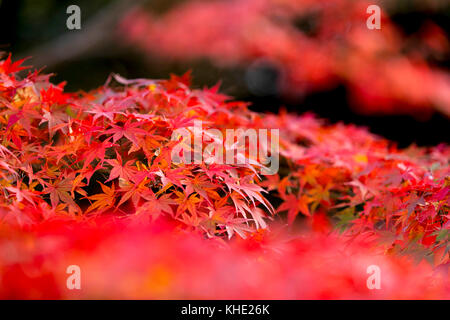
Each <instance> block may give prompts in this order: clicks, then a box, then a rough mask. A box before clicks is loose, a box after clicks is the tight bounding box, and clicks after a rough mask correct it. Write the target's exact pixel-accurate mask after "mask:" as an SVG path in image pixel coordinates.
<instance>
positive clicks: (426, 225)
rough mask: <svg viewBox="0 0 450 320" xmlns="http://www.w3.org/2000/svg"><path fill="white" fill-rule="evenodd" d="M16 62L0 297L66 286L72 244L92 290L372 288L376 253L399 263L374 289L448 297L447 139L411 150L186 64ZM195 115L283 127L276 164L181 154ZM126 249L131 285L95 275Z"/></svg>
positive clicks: (321, 292) (182, 293)
mask: <svg viewBox="0 0 450 320" xmlns="http://www.w3.org/2000/svg"><path fill="white" fill-rule="evenodd" d="M22 68H23V67H22V66H21V61H19V62H14V63H13V62H12V61H11V57H10V56H9V57H8V58H7V59H5V60H3V61H0V103H1V104H0V132H1V135H0V137H1V139H2V140H1V144H0V185H1V188H2V189H1V190H2V195H1V197H0V257H1V259H0V282H1V283H2V286H1V287H2V289H1V290H0V295H3V296H7V297H11V296H13V297H15V296H23V297H25V296H26V297H33V296H32V294H36V295H37V296H38V297H47V296H51V297H66V294H67V293H64V292H62V291H61V290H63V289H61V286H63V285H64V283H65V282H64V281H62V280H61V279H62V277H63V275H62V274H60V273H59V272H62V273H64V272H65V270H63V269H61V268H62V266H63V265H64V264H65V263H66V262H68V261H69V260H71V259H72V258H73V260H75V261H82V262H80V264H84V265H85V267H86V270H89V272H88V273H89V274H90V275H91V276H90V277H91V278H90V280H89V283H91V286H90V289H89V293H87V296H100V297H101V296H110V295H112V296H116V297H119V296H120V297H123V296H126V295H127V294H128V293H130V292H135V293H133V295H137V296H138V297H144V296H145V297H170V298H173V297H179V298H180V297H206V296H207V295H210V296H209V297H296V298H301V297H303V298H305V297H309V298H311V297H315V298H318V297H319V298H327V297H330V298H333V297H334V298H337V297H359V298H368V297H370V293H369V292H367V290H366V289H367V288H366V287H365V282H364V281H362V280H361V277H362V275H361V273H357V274H355V275H351V274H350V272H351V271H350V270H352V268H353V269H355V268H356V269H358V270H362V269H361V268H362V264H363V262H368V261H369V260H371V259H378V260H377V261H380V264H382V265H386V268H387V269H388V270H389V271H388V272H389V274H390V275H391V276H390V278H389V279H390V280H388V281H389V282H388V283H389V284H388V287H387V289H386V291H383V293H381V294H380V295H379V296H377V297H379V298H380V297H381V298H389V297H395V296H404V297H445V296H447V297H448V293H449V291H448V288H449V287H448V283H447V282H448V281H446V280H445V279H446V278H445V277H444V280H442V279H441V280H439V279H440V278H434V276H433V277H432V276H431V272H432V271H433V268H434V270H437V269H439V270H441V269H443V270H446V268H447V269H448V265H449V247H450V246H449V229H450V222H449V217H450V216H449V207H450V201H449V200H450V197H449V190H450V180H449V174H450V167H449V159H450V148H449V147H448V146H446V145H439V146H436V147H430V148H418V147H414V146H412V147H410V148H407V149H403V150H401V149H398V148H397V147H396V146H395V144H393V143H392V142H390V141H387V140H385V139H383V138H380V137H377V136H375V135H373V134H371V133H369V132H368V131H367V130H366V129H364V128H358V127H356V126H352V125H344V124H335V125H329V124H327V123H326V122H325V121H323V120H319V119H317V118H315V117H314V116H313V115H304V116H296V115H291V114H286V113H284V112H281V113H280V114H260V113H256V112H252V111H250V110H249V109H247V104H246V103H244V102H238V101H232V100H231V99H230V98H229V97H227V96H225V95H223V94H220V93H219V92H218V88H217V87H214V88H212V89H203V90H199V89H192V88H190V86H189V77H188V75H185V76H182V77H177V76H172V77H171V78H170V79H169V80H146V79H138V80H126V79H123V78H121V77H120V76H117V75H116V76H112V77H111V78H110V79H108V81H107V83H106V84H105V85H104V86H102V87H100V88H99V89H97V90H94V91H91V92H76V93H67V92H65V91H64V83H62V84H59V85H54V84H52V83H51V82H50V81H49V76H47V75H42V74H40V73H39V72H37V71H34V72H29V73H28V75H27V76H26V77H23V78H22V77H19V76H18V72H19V71H20V70H22ZM196 120H201V121H203V123H205V124H206V126H207V127H210V128H215V129H218V130H221V131H225V130H226V129H229V128H252V129H256V130H258V129H272V128H273V129H279V133H280V137H279V149H280V164H281V166H280V170H279V172H278V173H277V174H274V175H267V176H259V175H258V174H257V170H256V169H257V168H256V166H255V164H253V163H251V162H247V163H244V164H241V165H238V164H220V163H216V162H214V161H208V163H206V162H205V163H191V164H190V163H178V162H173V161H172V150H173V149H174V148H175V147H176V146H178V145H179V144H180V143H184V142H183V141H180V140H174V139H172V134H173V132H174V131H175V130H177V129H180V128H185V129H186V128H190V127H192V126H193V124H194V121H196ZM279 224H282V225H289V227H284V228H287V229H289V230H290V232H289V233H287V232H284V231H279V230H285V229H283V228H281V229H280V227H277V226H278V225H279ZM337 231H339V232H340V233H339V232H337ZM284 233H285V235H284V236H283V235H280V234H284ZM330 233H331V234H332V236H328V234H330ZM171 234H172V235H173V236H174V238H172V237H171V236H170V235H171ZM288 234H289V236H288ZM302 239H303V240H302ZM347 240H352V241H353V242H354V243H355V245H354V247H352V246H350V247H352V248H354V253H352V252H347V254H348V255H350V256H351V257H354V259H355V260H352V261H348V262H345V260H346V258H345V257H344V256H334V253H336V252H346V250H347V249H346V244H345V242H346V241H347ZM180 242H181V244H180ZM211 244H213V245H212V246H211ZM12 248H13V249H12ZM131 248H132V249H131ZM146 248H152V250H153V251H148V250H147V249H146ZM243 248H244V249H245V250H244V249H243ZM13 251H14V252H16V253H17V254H13V255H9V254H8V253H10V252H13ZM143 252H144V253H143ZM152 252H154V254H153V253H152ZM183 252H184V253H183ZM250 252H252V253H250ZM207 256H210V257H211V258H208V259H207V258H206V257H207ZM400 256H406V258H405V259H406V261H405V262H402V261H403V260H402V258H400ZM108 257H109V258H108ZM111 257H113V259H111ZM411 257H413V258H415V259H416V260H418V261H421V262H422V263H423V262H424V261H425V260H427V261H428V262H427V263H428V264H427V265H425V266H424V265H423V264H422V265H421V266H420V267H419V266H414V265H413V264H412V263H411V261H410V260H408V259H410V258H411ZM203 259H204V260H203ZM265 259H267V260H265ZM111 260H114V261H115V262H114V266H113V267H112V269H110V270H108V271H101V270H103V269H104V266H102V263H105V261H111ZM102 261H103V262H102ZM120 261H122V262H120ZM130 261H134V262H135V264H136V265H137V266H141V267H142V268H141V269H139V270H140V271H139V270H134V271H129V273H127V272H128V271H127V272H125V273H126V274H125V275H123V277H122V278H121V279H123V281H124V282H130V283H132V284H133V285H130V286H126V285H124V284H119V285H118V286H117V287H115V288H112V289H111V290H104V291H103V290H101V289H100V288H107V287H108V286H106V285H105V284H104V283H101V282H102V281H108V279H110V278H111V277H112V278H114V277H116V276H117V274H121V276H122V274H123V272H122V271H123V270H124V268H125V267H124V265H121V263H123V264H128V262H130ZM199 261H201V262H199ZM246 261H249V262H248V263H247V262H246ZM279 261H282V262H280V263H279ZM326 261H334V262H333V263H334V265H335V268H336V269H333V270H330V269H329V265H330V263H327V262H326ZM130 263H131V262H130ZM131 264H133V263H131ZM370 264H373V263H370ZM55 266H60V267H61V268H59V269H58V268H57V270H59V271H57V270H56V269H52V268H56V267H55ZM197 267H198V269H197ZM289 268H291V270H289ZM302 268H304V269H302ZM125 269H126V268H125ZM181 269H182V271H180V270H181ZM52 270H56V271H52ZM127 270H128V269H127ZM226 270H234V271H232V273H228V271H226ZM302 270H303V271H302ZM314 270H317V275H316V276H313V275H312V274H313V273H314ZM404 270H409V271H408V272H409V273H405V271H404ZM102 272H104V273H103V275H102V276H101V275H99V274H100V273H102ZM146 272H148V273H146ZM358 272H362V273H364V272H365V269H364V270H363V271H358ZM447 272H448V271H447ZM222 273H223V274H222ZM403 273H405V274H403ZM252 274H253V275H254V278H252V279H250V278H249V275H252ZM145 275H147V276H148V279H149V280H148V281H149V282H148V283H138V282H139V281H140V280H139V279H141V280H142V277H145ZM308 277H310V278H308ZM321 277H322V278H323V279H325V280H323V281H319V278H321ZM429 277H432V279H434V280H433V281H431V282H432V283H435V285H436V286H435V287H433V288H431V289H430V288H428V287H427V288H425V287H426V286H427V285H428V284H430V283H431V282H430V281H429ZM243 278H246V279H248V281H247V282H245V281H244V280H243ZM269 278H270V279H272V278H273V279H274V280H271V281H273V282H271V283H270V284H269V285H267V287H265V286H266V282H265V281H266V279H269ZM394 278H395V279H397V280H395V279H394ZM133 279H134V280H133ZM214 279H217V280H214ZM230 279H233V281H231V280H230ZM289 279H296V280H295V281H293V282H292V281H290V280H289ZM61 281H62V282H61ZM91 281H92V282H91ZM305 281H306V282H307V283H309V285H308V286H304V287H303V285H304V283H305ZM324 281H325V282H326V284H324V283H325V282H324ZM16 282H17V283H18V284H17V283H16ZM211 282H214V284H211ZM242 282H245V283H242ZM114 283H116V282H114ZM319 283H321V284H319ZM404 283H411V288H410V289H411V291H409V293H407V292H406V291H405V290H406V289H402V288H403V285H404ZM110 285H111V286H113V285H114V284H110ZM209 285H211V287H210V289H208V290H206V289H205V288H206V287H207V286H209ZM223 285H229V288H228V289H227V290H225V291H224V293H223V294H221V293H220V292H219V291H220V288H219V286H223ZM30 286H31V287H34V288H35V290H31V291H30V292H31V293H30V295H28V294H25V292H27V289H26V288H27V287H30ZM262 287H265V288H266V289H265V290H261V288H262ZM43 288H54V291H52V290H50V291H46V292H47V293H48V294H47V293H44V292H43V291H42V290H43ZM301 288H304V289H301ZM358 288H360V289H358ZM361 288H362V289H361ZM424 288H425V289H424ZM40 290H41V291H40ZM186 290H188V291H187V292H186ZM205 290H206V291H205ZM361 290H362V291H361ZM108 292H109V293H108ZM201 292H203V294H202V293H201ZM271 292H272V293H271ZM372 297H373V296H372Z"/></svg>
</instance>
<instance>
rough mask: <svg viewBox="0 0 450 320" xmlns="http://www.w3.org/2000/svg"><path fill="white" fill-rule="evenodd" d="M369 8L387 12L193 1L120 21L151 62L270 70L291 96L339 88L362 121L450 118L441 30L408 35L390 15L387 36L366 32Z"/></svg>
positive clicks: (334, 4)
mask: <svg viewBox="0 0 450 320" xmlns="http://www.w3.org/2000/svg"><path fill="white" fill-rule="evenodd" d="M373 4H378V5H379V6H380V7H382V8H383V7H385V6H388V4H386V3H383V2H381V1H375V2H374V1H352V0H332V1H322V2H320V3H318V2H317V1H309V0H287V1H286V0H284V1H279V0H232V1H229V0H227V1H221V0H216V1H199V0H194V1H188V2H184V3H182V4H180V5H178V6H175V7H174V8H172V9H171V10H170V11H169V12H167V13H164V14H163V15H161V16H158V15H152V14H151V13H149V12H146V11H145V10H144V9H136V10H133V11H132V12H130V13H128V14H127V15H126V16H125V17H124V18H123V21H122V23H121V29H122V38H123V39H124V40H125V41H128V42H129V43H130V44H132V45H134V46H138V47H139V48H141V49H142V50H144V51H145V52H148V53H150V54H151V55H149V56H152V57H154V56H160V57H163V58H172V59H176V60H179V61H192V60H195V59H202V58H206V59H209V60H210V61H212V62H213V63H215V64H216V65H217V66H219V67H241V68H242V67H247V66H249V65H251V64H252V63H254V62H255V63H258V62H261V61H263V62H264V63H265V64H267V63H269V64H270V65H272V66H274V67H275V68H277V69H278V70H279V72H280V79H279V86H280V87H281V90H282V94H283V95H285V96H289V97H297V96H303V95H305V93H308V92H315V91H320V90H327V89H329V88H334V87H336V86H337V85H338V84H342V85H344V86H345V87H346V88H347V90H348V91H349V93H350V97H351V102H352V104H353V106H354V109H355V110H356V111H357V112H360V113H364V114H411V115H417V114H429V113H432V112H433V111H438V112H441V113H442V114H444V115H446V116H450V99H449V95H448V92H449V90H450V78H449V75H448V73H447V72H446V71H445V70H443V69H442V68H439V67H437V66H435V65H433V64H431V63H429V62H428V61H429V60H433V57H438V59H439V57H445V56H448V53H449V50H450V43H449V41H448V38H447V36H446V34H445V31H443V30H442V29H441V28H440V27H439V26H438V25H436V24H434V23H432V22H427V23H426V24H425V25H424V26H423V27H422V28H421V29H420V30H419V31H418V32H416V33H414V34H413V35H411V36H406V35H404V33H403V32H402V31H401V30H399V28H398V27H396V26H395V24H394V23H392V21H391V20H390V17H389V16H388V14H387V13H386V12H383V13H382V17H381V29H380V30H369V29H368V28H367V26H366V20H367V19H368V17H369V14H367V8H368V7H369V6H370V5H373ZM393 5H394V3H389V6H393ZM205 26H208V27H207V28H205Z"/></svg>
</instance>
